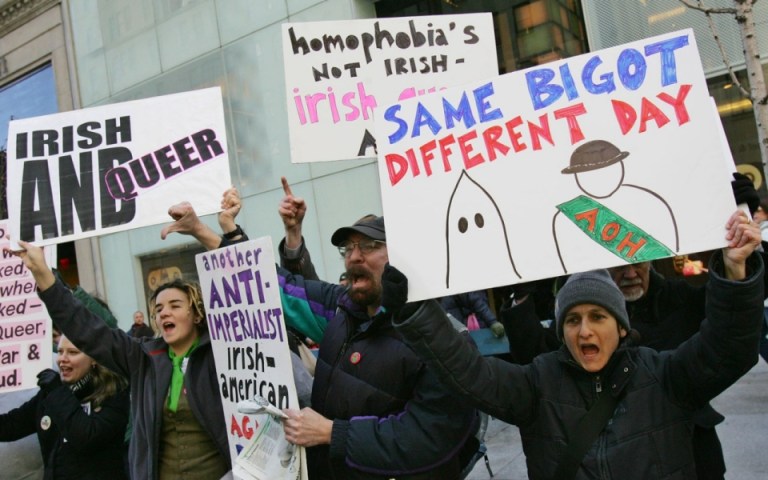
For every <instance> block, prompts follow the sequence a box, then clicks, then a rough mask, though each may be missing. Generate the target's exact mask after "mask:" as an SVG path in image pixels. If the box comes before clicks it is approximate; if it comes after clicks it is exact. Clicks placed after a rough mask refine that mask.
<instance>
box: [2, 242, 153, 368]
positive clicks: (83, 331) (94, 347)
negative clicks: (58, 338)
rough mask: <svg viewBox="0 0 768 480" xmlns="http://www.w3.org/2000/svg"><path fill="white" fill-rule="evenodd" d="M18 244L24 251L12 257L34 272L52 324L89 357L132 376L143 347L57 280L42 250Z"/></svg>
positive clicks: (24, 243) (27, 244)
mask: <svg viewBox="0 0 768 480" xmlns="http://www.w3.org/2000/svg"><path fill="white" fill-rule="evenodd" d="M18 243H19V245H20V246H21V247H22V248H23V249H24V250H22V251H17V252H13V254H14V255H17V256H18V257H20V258H21V260H22V261H23V262H24V265H25V266H26V267H27V269H28V270H29V271H30V273H32V276H33V277H34V279H35V281H36V282H37V287H38V289H39V292H38V295H39V296H40V299H41V300H42V301H43V303H44V304H45V307H46V308H47V310H48V313H49V314H50V316H51V319H52V320H53V323H54V324H56V326H58V327H59V328H60V329H61V331H62V332H63V333H64V335H66V336H67V338H69V339H70V340H71V341H72V343H74V344H75V345H77V346H78V347H80V349H81V350H82V351H83V352H85V353H87V354H88V356H90V357H92V358H93V359H94V360H96V361H97V362H99V363H101V364H102V365H104V366H105V367H107V368H109V369H111V370H113V371H115V372H117V373H120V374H122V375H123V376H125V377H130V376H131V368H132V367H133V366H135V365H138V357H139V356H140V355H141V347H140V345H139V344H138V343H137V342H134V341H133V339H132V338H131V337H130V335H128V334H127V333H125V332H123V331H122V330H120V329H113V328H110V327H109V326H107V324H106V323H105V322H104V321H103V320H102V319H101V318H100V317H99V316H98V315H96V314H94V313H93V312H91V311H90V310H88V309H87V308H86V307H85V305H83V303H82V302H80V301H79V300H78V299H76V298H75V297H74V295H72V291H71V290H70V289H69V288H68V287H67V286H66V285H64V284H63V283H62V282H60V281H57V280H56V277H55V276H54V274H53V272H52V271H51V269H50V268H48V266H47V265H46V264H45V258H44V256H43V251H42V249H41V248H40V247H37V246H35V245H33V244H31V243H27V242H24V241H22V240H19V242H18Z"/></svg>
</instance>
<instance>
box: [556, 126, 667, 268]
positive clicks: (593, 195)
mask: <svg viewBox="0 0 768 480" xmlns="http://www.w3.org/2000/svg"><path fill="white" fill-rule="evenodd" d="M628 156H629V152H625V151H621V150H620V149H619V148H618V147H616V146H615V145H613V144H612V143H610V142H608V141H605V140H591V141H589V142H586V143H584V144H583V145H580V146H579V147H577V148H576V150H574V151H573V153H572V154H571V158H570V164H569V165H568V166H567V167H566V168H564V169H563V170H562V173H563V174H565V175H570V174H573V176H574V179H575V181H576V185H577V186H578V187H579V190H581V192H582V193H581V194H579V195H577V196H576V197H574V198H572V199H570V200H568V201H566V202H563V203H561V204H559V205H557V212H556V213H555V215H554V217H553V218H552V233H553V236H554V240H555V247H556V249H557V254H558V257H559V258H560V264H561V266H562V267H563V272H564V273H569V269H568V267H567V265H566V263H567V260H568V261H572V262H573V263H574V264H575V263H578V259H577V258H573V257H585V258H593V257H594V255H603V256H608V257H611V258H610V260H609V261H611V262H613V263H619V262H617V261H616V259H617V257H618V258H619V259H621V260H623V261H624V262H626V263H637V262H643V261H648V260H652V259H655V258H662V257H666V256H671V255H674V252H676V251H677V250H679V248H680V245H679V243H680V242H679V234H678V230H677V222H676V221H675V215H674V213H673V211H672V208H671V207H670V206H669V204H668V203H667V202H666V201H665V200H664V199H663V198H662V197H661V196H660V195H659V194H657V193H656V192H653V191H652V190H649V189H647V188H645V187H641V186H638V185H632V184H629V183H625V182H624V176H625V169H624V159H626V158H627V157H628ZM654 206H655V208H654ZM667 218H668V219H669V220H671V225H670V227H671V228H667V229H665V228H664V224H665V223H667V222H666V219H667ZM659 226H661V227H662V228H661V229H660V228H659ZM665 230H667V231H668V232H666V231H665ZM579 231H580V232H581V235H580V234H579V233H578V232H579ZM656 232H658V233H660V234H661V236H659V235H657V234H656ZM572 239H575V240H572ZM588 245H591V247H589V246H588ZM596 246H599V247H601V248H595V247H596ZM566 252H567V253H566Z"/></svg>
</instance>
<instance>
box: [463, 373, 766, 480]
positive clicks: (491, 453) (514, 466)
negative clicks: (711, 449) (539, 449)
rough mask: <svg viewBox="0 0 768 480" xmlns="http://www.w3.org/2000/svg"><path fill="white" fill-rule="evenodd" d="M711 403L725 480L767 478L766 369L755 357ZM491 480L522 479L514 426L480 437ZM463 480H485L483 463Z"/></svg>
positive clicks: (492, 427)
mask: <svg viewBox="0 0 768 480" xmlns="http://www.w3.org/2000/svg"><path fill="white" fill-rule="evenodd" d="M712 405H713V406H714V407H715V409H716V410H717V411H718V412H720V413H722V414H723V415H724V416H725V421H724V422H723V423H722V424H720V425H718V427H717V432H718V434H719V436H720V441H721V442H722V444H723V452H724V455H725V464H726V466H727V468H728V472H727V473H726V478H727V479H729V480H764V479H766V478H768V451H766V438H768V365H767V364H766V363H765V362H764V361H763V360H762V359H760V361H759V363H758V364H757V365H755V367H754V368H753V369H752V370H751V371H750V372H748V373H747V374H746V375H744V376H743V377H742V378H741V379H740V380H739V381H738V382H737V383H736V384H735V385H733V386H732V387H731V388H729V389H728V390H726V391H725V392H723V394H722V395H720V396H719V397H717V398H716V399H715V400H714V401H713V402H712ZM485 441H486V444H487V446H488V459H489V460H490V463H491V469H492V470H493V474H494V476H493V478H494V480H517V479H526V478H528V475H527V473H526V468H525V456H524V455H523V448H522V444H521V443H520V435H519V433H518V431H517V427H514V426H512V425H508V424H506V423H504V422H502V421H500V420H496V419H491V421H490V422H489V423H488V432H487V433H486V436H485ZM467 478H468V480H488V479H489V478H490V477H489V475H488V470H486V468H485V464H484V463H483V461H482V460H480V461H479V462H477V465H475V468H474V470H472V473H470V475H469V477H467Z"/></svg>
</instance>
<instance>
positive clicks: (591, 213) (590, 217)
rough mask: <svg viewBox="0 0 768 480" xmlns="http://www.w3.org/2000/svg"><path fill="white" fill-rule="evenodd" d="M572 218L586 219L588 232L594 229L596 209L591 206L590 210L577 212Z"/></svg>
mask: <svg viewBox="0 0 768 480" xmlns="http://www.w3.org/2000/svg"><path fill="white" fill-rule="evenodd" d="M574 218H575V219H576V220H579V221H581V220H586V221H587V230H589V231H590V232H594V231H595V221H596V220H597V209H596V208H593V209H592V210H587V211H586V212H581V213H577V214H576V215H575V216H574Z"/></svg>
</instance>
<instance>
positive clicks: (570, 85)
mask: <svg viewBox="0 0 768 480" xmlns="http://www.w3.org/2000/svg"><path fill="white" fill-rule="evenodd" d="M560 76H561V77H563V88H565V95H566V96H567V97H568V100H573V99H575V98H578V97H579V92H578V91H577V90H576V83H575V82H574V81H573V75H571V69H570V68H569V67H568V64H567V63H566V64H564V65H561V66H560Z"/></svg>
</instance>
